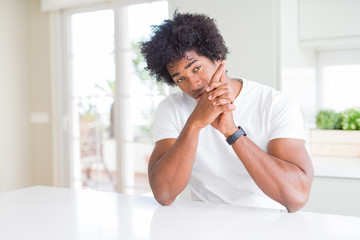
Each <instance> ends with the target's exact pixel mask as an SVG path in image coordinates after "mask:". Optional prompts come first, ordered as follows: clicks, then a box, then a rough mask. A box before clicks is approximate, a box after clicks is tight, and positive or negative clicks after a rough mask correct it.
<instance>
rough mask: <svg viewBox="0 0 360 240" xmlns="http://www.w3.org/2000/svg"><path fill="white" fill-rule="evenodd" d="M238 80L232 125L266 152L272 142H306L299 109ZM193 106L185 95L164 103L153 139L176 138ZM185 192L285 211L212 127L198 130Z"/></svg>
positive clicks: (270, 90)
mask: <svg viewBox="0 0 360 240" xmlns="http://www.w3.org/2000/svg"><path fill="white" fill-rule="evenodd" d="M242 81H243V87H242V89H241V92H240V94H239V95H238V97H237V98H236V100H235V102H234V105H235V106H236V109H235V110H234V111H233V116H234V122H235V124H236V125H237V126H241V127H242V128H243V129H244V130H245V131H246V133H247V137H248V138H249V139H250V140H251V141H253V142H254V143H255V144H256V145H257V146H259V147H260V148H261V149H262V150H263V151H264V152H267V145H268V142H269V141H270V140H272V139H275V138H297V139H304V131H303V119H302V114H301V111H300V109H299V107H298V106H296V105H295V104H293V103H292V102H291V101H290V100H289V99H288V98H286V97H285V95H284V94H282V93H281V92H279V91H277V90H275V89H273V88H270V87H267V86H265V85H261V84H259V83H256V82H253V81H249V80H246V79H243V80H242ZM196 104H197V103H196V100H195V99H193V98H191V97H189V96H188V95H187V94H185V93H183V92H178V93H175V94H172V95H170V96H168V97H167V98H166V99H164V100H163V101H162V102H161V103H160V105H159V107H158V109H157V111H156V114H155V117H154V129H153V130H154V140H155V141H159V140H161V139H166V138H177V137H178V136H179V134H180V132H181V130H182V129H183V127H184V125H185V123H186V121H187V119H188V117H189V116H190V114H191V113H192V111H193V110H194V108H195V106H196ZM188 188H189V189H190V192H191V196H192V198H193V199H194V200H201V201H207V202H220V203H228V204H236V205H242V206H254V207H266V208H281V209H284V207H283V206H282V205H280V204H279V203H277V202H276V201H274V200H272V199H271V198H269V197H267V196H266V195H265V194H264V193H263V192H262V191H261V189H260V188H259V187H258V186H257V185H256V184H255V182H254V180H253V179H252V178H251V176H250V175H249V173H248V172H247V170H246V169H245V167H244V166H243V164H242V162H241V160H240V159H239V158H238V157H237V155H236V154H235V152H234V151H233V149H232V147H231V146H229V145H228V143H227V142H226V139H225V137H224V135H222V134H221V133H220V132H219V131H218V130H216V129H215V128H213V127H212V126H211V125H208V126H207V127H205V128H203V129H202V130H201V131H200V135H199V142H198V147H197V151H196V155H195V160H194V165H193V170H192V173H191V177H190V181H189V184H188Z"/></svg>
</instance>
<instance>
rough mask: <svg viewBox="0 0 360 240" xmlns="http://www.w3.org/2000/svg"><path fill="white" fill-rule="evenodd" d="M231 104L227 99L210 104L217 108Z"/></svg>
mask: <svg viewBox="0 0 360 240" xmlns="http://www.w3.org/2000/svg"><path fill="white" fill-rule="evenodd" d="M229 103H231V101H230V100H229V99H224V98H223V99H217V100H215V101H214V102H213V103H212V104H213V106H215V107H218V106H222V105H226V104H229Z"/></svg>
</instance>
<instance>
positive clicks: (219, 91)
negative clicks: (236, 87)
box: [206, 61, 237, 136]
mask: <svg viewBox="0 0 360 240" xmlns="http://www.w3.org/2000/svg"><path fill="white" fill-rule="evenodd" d="M225 73H226V63H225V61H222V62H221V64H220V65H219V67H218V69H217V71H216V72H215V73H214V75H213V77H212V79H211V81H210V83H209V87H208V88H207V90H206V91H207V92H208V93H209V97H208V100H209V101H211V102H212V104H213V106H215V107H218V106H223V107H225V108H224V111H223V112H222V113H221V114H219V115H218V117H217V118H216V119H215V120H214V121H213V122H212V123H211V125H212V126H213V127H214V128H216V129H217V130H219V131H220V132H221V133H222V134H224V135H225V136H228V135H231V134H233V132H234V131H236V129H237V128H236V126H235V124H234V120H233V114H232V111H234V110H235V105H233V103H234V101H235V98H234V93H233V90H232V88H231V86H230V84H229V83H227V82H226V81H225Z"/></svg>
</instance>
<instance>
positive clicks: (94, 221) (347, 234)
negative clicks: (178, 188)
mask: <svg viewBox="0 0 360 240" xmlns="http://www.w3.org/2000/svg"><path fill="white" fill-rule="evenodd" d="M0 239H1V240H10V239H11V240H12V239H17V240H18V239H30V240H31V239H34V240H35V239H36V240H45V239H46V240H49V239H51V240H54V239H61V240H65V239H66V240H75V239H76V240H78V239H84V240H91V239H104V240H111V239H116V240H120V239H124V240H131V239H141V240H143V239H154V240H162V239H164V240H165V239H166V240H174V239H175V240H176V239H189V240H191V239H196V240H200V239H206V240H211V239H216V240H219V239H277V240H279V239H307V240H308V239H317V240H319V239H326V240H329V239H342V240H344V239H360V218H358V217H349V216H340V215H329V214H319V213H311V212H302V211H300V212H297V213H287V212H285V211H281V210H273V209H262V208H250V207H241V206H233V205H225V204H213V203H204V202H195V201H187V200H177V201H175V202H174V203H173V204H172V205H171V206H161V205H159V204H158V203H157V202H156V201H155V200H154V199H153V198H152V197H143V196H130V195H123V194H116V193H104V192H94V191H76V190H71V189H62V188H51V187H41V186H37V187H31V188H25V189H20V190H15V191H9V192H4V193H0Z"/></svg>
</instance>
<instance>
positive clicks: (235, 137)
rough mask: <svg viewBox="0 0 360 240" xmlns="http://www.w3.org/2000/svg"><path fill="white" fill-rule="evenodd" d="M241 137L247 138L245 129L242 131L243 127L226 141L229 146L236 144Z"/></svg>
mask: <svg viewBox="0 0 360 240" xmlns="http://www.w3.org/2000/svg"><path fill="white" fill-rule="evenodd" d="M241 136H246V132H245V131H244V129H242V127H240V126H238V130H237V131H236V132H235V133H234V134H233V135H231V136H230V137H228V138H227V139H226V141H227V143H228V144H229V145H231V144H233V143H234V142H236V140H238V139H239V138H240V137H241Z"/></svg>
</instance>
